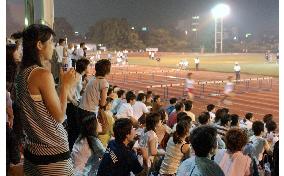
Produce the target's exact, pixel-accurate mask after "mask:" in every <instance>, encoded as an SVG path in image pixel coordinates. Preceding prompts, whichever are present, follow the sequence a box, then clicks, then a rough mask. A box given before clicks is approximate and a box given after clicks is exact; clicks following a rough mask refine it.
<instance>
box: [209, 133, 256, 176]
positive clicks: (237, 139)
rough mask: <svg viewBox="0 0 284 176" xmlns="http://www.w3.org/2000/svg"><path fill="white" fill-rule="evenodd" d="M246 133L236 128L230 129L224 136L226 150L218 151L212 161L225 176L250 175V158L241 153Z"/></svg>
mask: <svg viewBox="0 0 284 176" xmlns="http://www.w3.org/2000/svg"><path fill="white" fill-rule="evenodd" d="M247 142H248V137H247V135H246V133H245V132H244V131H243V130H241V129H237V128H233V129H230V130H229V131H228V132H227V133H226V136H225V143H226V146H227V149H221V150H218V151H217V153H216V155H215V157H214V161H215V162H216V163H218V165H219V166H220V167H221V168H222V170H223V171H224V173H226V176H249V175H250V174H251V171H250V170H251V167H252V165H251V158H250V157H249V156H247V155H244V154H243V153H242V149H243V147H244V146H245V145H246V144H247Z"/></svg>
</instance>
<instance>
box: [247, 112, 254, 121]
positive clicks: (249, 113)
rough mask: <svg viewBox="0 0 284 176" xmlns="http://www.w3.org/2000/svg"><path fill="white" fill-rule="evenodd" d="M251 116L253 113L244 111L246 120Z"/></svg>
mask: <svg viewBox="0 0 284 176" xmlns="http://www.w3.org/2000/svg"><path fill="white" fill-rule="evenodd" d="M252 117H253V113H251V112H248V113H246V115H245V118H246V119H247V120H251V119H252Z"/></svg>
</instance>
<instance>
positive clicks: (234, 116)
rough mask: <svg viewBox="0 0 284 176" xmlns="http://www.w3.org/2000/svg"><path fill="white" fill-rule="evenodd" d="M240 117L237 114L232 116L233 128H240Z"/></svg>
mask: <svg viewBox="0 0 284 176" xmlns="http://www.w3.org/2000/svg"><path fill="white" fill-rule="evenodd" d="M238 124H239V116H238V115H237V114H231V127H233V126H238Z"/></svg>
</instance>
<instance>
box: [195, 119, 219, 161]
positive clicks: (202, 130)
mask: <svg viewBox="0 0 284 176" xmlns="http://www.w3.org/2000/svg"><path fill="white" fill-rule="evenodd" d="M216 136H217V130H216V128H214V127H212V126H208V125H204V126H200V127H197V128H195V129H194V130H193V131H192V132H191V134H190V143H191V145H192V147H193V149H194V151H195V155H196V156H198V157H208V155H209V153H210V151H212V149H216V148H217V138H216Z"/></svg>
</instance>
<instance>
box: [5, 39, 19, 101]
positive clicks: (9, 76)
mask: <svg viewBox="0 0 284 176" xmlns="http://www.w3.org/2000/svg"><path fill="white" fill-rule="evenodd" d="M20 62H21V55H20V52H19V48H18V47H17V45H16V44H8V45H6V90H7V91H8V92H10V94H11V99H12V100H15V98H16V97H15V96H16V92H15V79H16V75H17V74H18V72H19V65H20Z"/></svg>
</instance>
